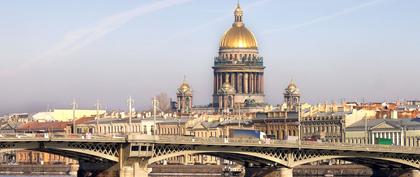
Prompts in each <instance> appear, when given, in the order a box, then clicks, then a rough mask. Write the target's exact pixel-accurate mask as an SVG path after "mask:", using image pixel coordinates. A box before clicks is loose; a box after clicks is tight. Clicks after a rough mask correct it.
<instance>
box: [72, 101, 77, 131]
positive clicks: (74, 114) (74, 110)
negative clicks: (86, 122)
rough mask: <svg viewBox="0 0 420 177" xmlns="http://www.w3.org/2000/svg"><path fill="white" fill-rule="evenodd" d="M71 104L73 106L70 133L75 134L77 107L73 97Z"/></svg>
mask: <svg viewBox="0 0 420 177" xmlns="http://www.w3.org/2000/svg"><path fill="white" fill-rule="evenodd" d="M72 106H73V132H72V133H73V134H76V108H77V103H76V100H75V99H73V103H72Z"/></svg>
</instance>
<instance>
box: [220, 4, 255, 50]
mask: <svg viewBox="0 0 420 177" xmlns="http://www.w3.org/2000/svg"><path fill="white" fill-rule="evenodd" d="M234 14H235V22H234V23H233V25H232V27H231V28H230V29H228V30H227V31H226V32H225V33H224V35H223V37H222V39H221V41H220V49H236V48H245V49H256V48H258V44H257V39H256V38H255V36H254V34H253V33H252V32H251V31H250V30H248V28H246V27H245V25H244V23H243V21H242V16H243V11H242V9H241V7H240V6H239V4H238V6H237V7H236V9H235V12H234Z"/></svg>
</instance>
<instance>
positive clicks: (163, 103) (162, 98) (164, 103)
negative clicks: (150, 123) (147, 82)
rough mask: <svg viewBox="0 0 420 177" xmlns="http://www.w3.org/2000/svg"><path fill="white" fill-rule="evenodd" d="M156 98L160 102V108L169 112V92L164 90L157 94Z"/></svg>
mask: <svg viewBox="0 0 420 177" xmlns="http://www.w3.org/2000/svg"><path fill="white" fill-rule="evenodd" d="M156 100H157V101H158V103H159V106H158V107H159V109H160V110H162V111H163V112H169V111H170V109H171V105H170V103H169V97H168V94H166V93H164V92H162V93H159V94H158V95H156Z"/></svg>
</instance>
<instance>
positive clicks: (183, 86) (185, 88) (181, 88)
mask: <svg viewBox="0 0 420 177" xmlns="http://www.w3.org/2000/svg"><path fill="white" fill-rule="evenodd" d="M179 90H181V91H182V92H187V91H189V90H190V86H189V85H188V84H187V83H182V84H181V86H180V87H179Z"/></svg>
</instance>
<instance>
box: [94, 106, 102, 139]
mask: <svg viewBox="0 0 420 177" xmlns="http://www.w3.org/2000/svg"><path fill="white" fill-rule="evenodd" d="M95 106H96V131H95V133H96V134H99V109H101V104H100V103H99V100H96V104H95Z"/></svg>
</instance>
